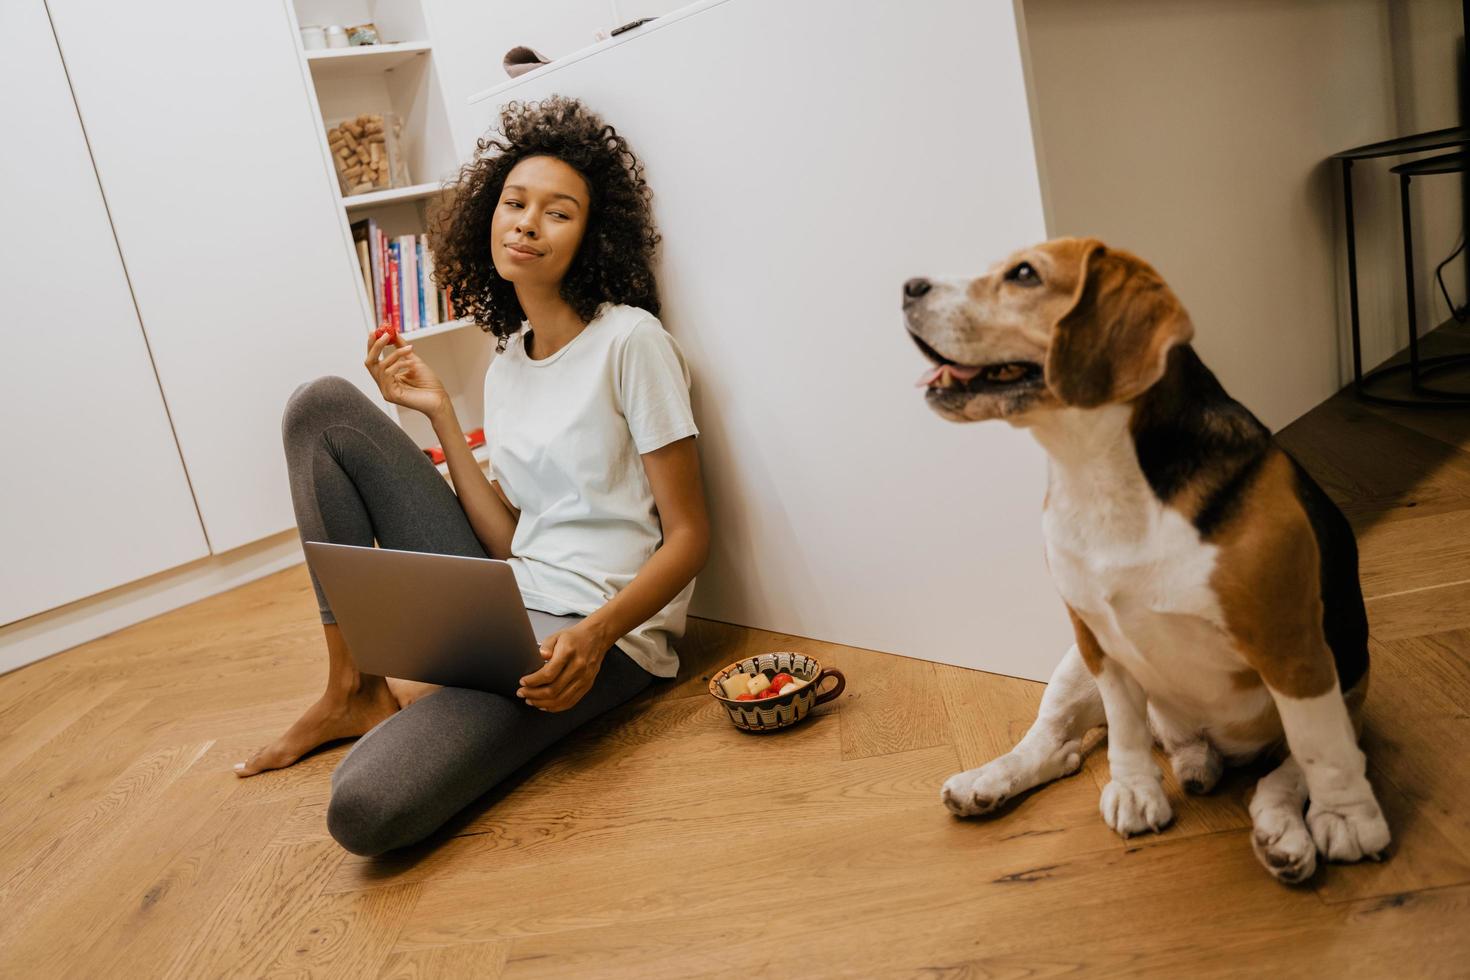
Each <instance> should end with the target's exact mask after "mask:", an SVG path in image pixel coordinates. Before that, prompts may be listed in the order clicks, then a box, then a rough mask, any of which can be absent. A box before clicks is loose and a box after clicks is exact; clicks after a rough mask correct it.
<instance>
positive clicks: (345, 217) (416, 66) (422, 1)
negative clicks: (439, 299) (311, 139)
mask: <svg viewBox="0 0 1470 980" xmlns="http://www.w3.org/2000/svg"><path fill="white" fill-rule="evenodd" d="M428 3H429V0H286V4H287V8H288V10H289V11H290V13H291V16H292V22H293V24H292V26H293V27H294V28H299V27H300V26H301V25H303V24H320V25H328V24H342V25H343V26H347V27H350V26H352V25H356V24H364V23H372V24H374V25H376V27H377V31H378V37H379V39H380V43H379V44H376V45H364V46H359V47H347V48H326V49H318V50H312V51H307V50H305V49H302V48H301V47H300V40H299V37H300V34H299V30H298V32H297V38H298V40H297V48H298V50H299V51H300V57H301V69H302V77H303V79H304V81H305V82H306V84H307V89H308V95H309V99H310V102H311V104H312V108H313V110H314V112H315V114H316V116H317V117H318V118H319V119H320V122H321V125H320V126H319V127H318V140H319V144H320V149H321V153H322V159H323V161H324V162H325V165H326V167H327V171H328V177H329V183H328V184H327V185H326V186H327V188H328V191H329V193H331V194H332V195H333V201H334V203H335V205H336V210H337V212H338V214H339V216H340V230H341V242H342V249H343V255H344V260H345V261H347V262H350V264H351V268H352V270H353V272H354V273H358V272H359V270H360V265H359V259H358V250H357V245H356V243H355V242H354V241H353V232H352V227H351V226H352V225H353V224H355V223H358V222H362V221H369V220H370V221H371V222H372V223H373V224H374V226H375V227H376V228H377V229H378V230H379V231H380V232H381V233H382V235H384V236H386V237H388V238H389V239H390V240H391V239H395V238H398V237H399V236H406V235H422V234H424V233H425V232H427V231H428V230H429V228H430V222H431V219H432V216H433V213H434V209H435V207H436V206H437V205H438V204H439V203H440V195H441V194H442V192H443V189H444V187H445V184H446V182H447V181H449V180H452V179H453V178H454V176H455V174H456V173H457V172H458V170H459V165H460V163H461V162H462V161H461V160H460V159H459V158H458V154H457V152H456V150H455V140H454V136H453V131H452V128H451V123H450V119H451V116H450V113H449V112H448V107H447V103H446V101H445V97H444V89H443V86H442V84H441V82H440V78H439V70H438V66H437V65H436V64H435V60H434V38H433V34H432V24H431V22H430V16H429V12H428V11H427V10H426V7H427V5H428ZM364 113H366V114H371V115H378V114H381V115H383V116H384V118H385V121H386V120H387V118H388V117H389V116H392V117H394V118H396V120H397V122H398V150H399V152H398V156H399V158H400V159H401V160H402V161H403V164H404V169H405V170H406V171H407V173H406V179H407V182H406V183H403V185H402V186H394V187H389V188H384V189H380V190H373V191H369V192H367V193H362V194H354V195H344V194H343V193H342V191H341V189H340V187H339V184H338V180H337V174H336V170H335V168H334V165H333V164H334V157H333V149H332V146H331V145H330V144H329V140H328V136H327V132H328V129H329V127H333V126H335V125H337V124H338V123H339V122H340V121H341V120H343V119H353V118H356V117H358V116H359V115H361V114H364ZM361 280H362V276H361V275H360V274H359V275H358V281H359V282H361ZM358 293H359V297H358V298H359V305H360V307H361V313H362V326H363V345H364V349H366V346H367V338H368V336H369V335H371V333H372V331H373V329H374V328H375V327H376V326H377V319H378V317H377V313H376V310H375V306H374V302H373V299H372V296H371V295H370V290H369V289H368V288H367V287H366V286H364V287H363V288H360V289H359V290H358ZM473 325H474V324H473V321H470V320H465V319H456V320H451V321H449V322H437V323H430V324H427V325H424V326H420V327H418V328H417V329H414V330H405V331H404V333H403V336H404V338H405V339H408V340H411V341H414V342H417V341H419V340H422V339H426V338H433V342H432V343H429V344H425V345H424V346H423V347H422V348H415V353H417V354H418V355H419V356H420V357H422V358H423V360H424V361H425V362H426V363H428V365H429V366H430V367H431V368H433V370H434V372H435V373H436V374H437V375H438V376H439V377H440V378H441V379H442V380H443V382H444V386H445V388H446V389H447V390H448V391H449V394H450V398H451V400H452V401H453V403H454V408H455V414H456V415H457V416H458V417H459V421H460V425H461V427H462V428H463V429H464V430H465V431H469V430H471V429H476V428H479V427H480V426H481V424H482V423H483V419H484V400H483V383H484V378H485V371H486V369H488V367H489V364H490V359H491V357H492V356H493V346H494V345H493V344H492V343H490V341H489V339H488V337H487V335H486V334H485V332H484V331H482V330H479V329H478V328H477V329H465V328H466V327H471V326H473ZM362 370H363V368H362V366H361V364H360V363H359V364H348V365H343V368H342V371H341V372H340V373H344V374H346V373H348V372H352V371H362ZM385 409H386V410H387V411H388V412H389V413H390V415H394V416H395V417H396V419H397V421H398V423H399V425H400V426H402V427H403V429H404V431H405V432H407V433H408V434H409V436H410V437H411V438H412V439H413V440H414V442H415V443H416V444H417V445H418V446H420V447H423V448H427V447H429V446H433V445H436V444H438V442H439V438H438V436H437V435H435V433H434V430H433V427H432V426H431V425H430V424H429V422H428V420H427V419H426V418H425V417H424V416H423V415H422V414H421V413H419V412H415V411H413V410H412V409H406V408H402V407H400V406H396V405H385ZM475 458H476V459H477V460H479V461H480V463H481V465H482V466H484V465H485V453H484V450H483V447H482V448H481V449H479V450H476V452H475ZM439 469H440V472H446V473H447V467H443V466H441V467H440V468H439Z"/></svg>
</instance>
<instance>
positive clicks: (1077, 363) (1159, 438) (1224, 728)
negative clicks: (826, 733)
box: [903, 238, 1389, 883]
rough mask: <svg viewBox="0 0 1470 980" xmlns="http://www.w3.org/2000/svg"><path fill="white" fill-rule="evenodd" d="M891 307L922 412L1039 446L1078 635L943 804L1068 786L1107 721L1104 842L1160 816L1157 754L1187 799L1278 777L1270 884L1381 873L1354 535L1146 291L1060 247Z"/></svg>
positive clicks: (956, 805) (1110, 261) (1167, 295)
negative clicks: (1258, 769) (911, 350)
mask: <svg viewBox="0 0 1470 980" xmlns="http://www.w3.org/2000/svg"><path fill="white" fill-rule="evenodd" d="M903 312H904V319H905V321H906V326H907V329H908V332H909V335H910V336H911V337H912V338H913V340H914V342H915V343H916V344H917V345H918V347H919V349H920V350H921V351H922V352H923V353H924V355H925V356H926V357H927V358H928V359H929V360H930V361H931V362H932V366H931V368H930V369H929V370H928V371H926V372H925V374H924V376H923V377H922V378H921V379H920V384H921V385H923V386H924V387H925V389H926V391H925V394H924V397H925V400H926V401H927V403H928V404H929V407H930V408H932V409H933V410H934V411H935V412H936V413H938V414H939V415H940V416H942V417H944V418H946V419H949V420H951V421H954V422H979V421H983V420H986V419H1004V420H1005V421H1007V422H1009V423H1011V424H1012V425H1015V426H1019V427H1022V428H1026V429H1028V430H1030V432H1031V433H1032V435H1034V436H1035V438H1036V440H1037V441H1038V442H1039V443H1041V446H1042V448H1043V449H1044V450H1045V451H1046V453H1047V456H1048V464H1049V465H1048V479H1047V493H1046V499H1045V502H1044V503H1043V505H1042V532H1043V537H1044V540H1045V555H1046V563H1047V568H1048V570H1049V571H1050V573H1051V576H1052V578H1053V579H1054V580H1055V582H1056V586H1057V589H1058V591H1059V592H1060V593H1061V597H1062V600H1063V601H1064V602H1065V603H1066V606H1067V612H1068V614H1069V615H1070V617H1071V620H1072V626H1073V629H1074V632H1075V635H1076V643H1075V644H1074V645H1073V646H1072V647H1071V648H1070V649H1069V650H1068V651H1067V653H1066V655H1065V656H1064V657H1063V658H1062V662H1061V664H1060V665H1059V666H1058V667H1057V669H1056V672H1055V673H1054V674H1053V675H1052V677H1051V681H1050V683H1049V684H1048V685H1047V688H1046V692H1045V695H1044V696H1043V698H1042V702H1041V710H1040V712H1039V714H1038V715H1037V718H1036V721H1035V723H1034V724H1033V725H1032V726H1031V728H1030V730H1029V731H1028V732H1027V733H1026V735H1025V737H1023V738H1022V739H1021V741H1020V742H1019V743H1018V744H1017V745H1016V747H1015V748H1013V749H1012V750H1011V751H1010V752H1008V753H1007V754H1005V755H1003V756H1001V757H1000V758H998V759H995V760H994V761H992V762H990V763H988V764H986V765H983V766H981V767H979V768H978V769H971V770H969V771H968V772H961V773H957V774H955V775H954V776H951V777H950V778H949V779H948V780H947V781H946V782H945V784H944V788H943V792H942V794H941V796H942V799H943V801H944V805H945V806H947V807H948V808H949V809H950V810H951V811H952V812H953V813H955V814H958V815H960V816H979V815H983V814H989V813H993V812H995V811H996V809H997V808H999V807H1000V806H1002V805H1003V804H1004V803H1005V802H1006V801H1007V800H1010V799H1012V798H1014V797H1015V796H1016V795H1017V794H1020V793H1023V792H1025V791H1026V790H1029V789H1031V788H1032V787H1034V786H1039V785H1041V784H1042V783H1046V782H1050V781H1051V780H1053V779H1057V778H1059V777H1062V776H1067V775H1071V774H1072V773H1075V772H1077V771H1078V769H1080V768H1081V766H1082V740H1083V736H1084V734H1086V733H1087V731H1088V730H1089V729H1091V728H1094V727H1096V726H1099V725H1104V724H1105V725H1106V726H1107V729H1108V763H1109V768H1110V769H1111V781H1110V782H1109V783H1108V784H1107V786H1106V787H1105V788H1104V789H1103V792H1102V800H1101V810H1102V816H1103V819H1104V820H1105V821H1106V822H1107V824H1108V826H1109V827H1111V828H1113V830H1115V831H1117V832H1118V833H1119V834H1121V835H1122V836H1124V837H1127V836H1129V835H1131V834H1137V833H1142V832H1144V831H1149V830H1152V831H1157V830H1160V829H1161V828H1163V827H1164V826H1166V825H1167V824H1168V823H1169V822H1170V820H1172V818H1173V811H1172V810H1171V808H1170V805H1169V799H1168V797H1167V796H1166V795H1165V793H1164V787H1163V783H1162V778H1161V776H1162V774H1161V773H1160V771H1159V769H1158V767H1157V766H1155V765H1154V762H1153V756H1152V749H1153V745H1154V743H1155V741H1157V742H1158V744H1159V745H1160V747H1161V748H1162V749H1163V751H1164V754H1165V755H1166V756H1167V757H1168V758H1169V761H1170V764H1171V765H1172V766H1173V768H1174V774H1175V776H1177V777H1178V781H1179V784H1180V785H1181V786H1182V787H1183V788H1184V789H1185V790H1186V791H1187V792H1189V793H1207V792H1209V791H1210V790H1211V789H1213V788H1214V786H1215V783H1216V781H1217V780H1218V779H1219V778H1220V774H1221V770H1222V768H1223V766H1224V765H1226V764H1240V763H1242V762H1245V761H1248V760H1250V759H1253V758H1255V757H1257V756H1260V755H1262V754H1263V753H1274V754H1275V755H1276V756H1277V757H1279V758H1281V759H1282V761H1281V763H1280V765H1279V766H1278V767H1277V768H1276V769H1275V770H1274V771H1272V772H1271V773H1270V774H1269V775H1267V776H1265V777H1264V778H1263V779H1262V780H1261V781H1260V783H1259V784H1258V785H1257V787H1256V792H1255V795H1254V797H1253V799H1252V801H1251V804H1250V814H1251V821H1252V823H1253V825H1254V830H1253V834H1252V837H1251V843H1252V847H1253V848H1254V850H1255V853H1256V856H1257V857H1258V858H1259V859H1260V861H1261V863H1262V864H1263V865H1264V866H1265V867H1266V870H1267V871H1269V872H1270V873H1271V874H1272V875H1274V876H1275V877H1276V878H1278V879H1279V880H1281V881H1284V882H1293V883H1294V882H1300V881H1304V880H1306V879H1307V878H1308V877H1310V876H1311V875H1312V873H1313V872H1314V871H1315V869H1316V866H1317V860H1318V856H1319V855H1320V856H1321V857H1322V858H1324V859H1326V860H1329V861H1358V860H1361V859H1363V858H1365V857H1367V858H1373V859H1375V860H1379V859H1381V858H1382V857H1383V855H1384V853H1385V851H1386V849H1387V848H1388V845H1389V830H1388V824H1387V823H1386V822H1385V821H1384V819H1383V813H1382V811H1381V810H1380V809H1379V806H1378V801H1377V800H1376V799H1375V797H1374V795H1373V789H1372V787H1371V786H1370V785H1369V784H1368V780H1367V778H1366V775H1365V773H1364V766H1365V759H1364V756H1363V753H1362V751H1361V750H1360V749H1359V748H1358V728H1357V725H1358V722H1357V715H1358V711H1359V709H1360V707H1361V704H1362V700H1363V696H1364V693H1365V691H1366V689H1367V684H1368V618H1367V613H1366V612H1365V610H1364V607H1363V594H1362V589H1361V587H1360V585H1359V583H1358V555H1357V545H1356V543H1355V541H1354V539H1353V533H1352V529H1351V528H1350V527H1349V525H1348V523H1347V520H1346V519H1345V518H1344V517H1343V515H1342V512H1341V511H1339V510H1338V509H1337V507H1336V506H1335V505H1334V504H1333V503H1332V501H1331V500H1329V499H1328V497H1327V495H1326V494H1325V493H1323V491H1322V489H1321V488H1320V487H1318V486H1317V484H1316V483H1314V482H1313V481H1312V479H1311V477H1309V476H1308V475H1307V474H1306V472H1305V471H1304V470H1303V469H1302V468H1301V466H1299V465H1298V464H1297V463H1296V461H1295V460H1293V459H1292V458H1291V457H1290V456H1288V455H1287V454H1286V452H1285V451H1283V450H1282V449H1281V447H1280V446H1278V445H1277V444H1276V443H1275V441H1274V440H1273V439H1272V437H1271V434H1270V431H1269V430H1268V429H1267V428H1266V427H1265V426H1264V425H1262V424H1261V423H1260V422H1259V421H1258V420H1257V419H1256V418H1255V416H1253V415H1252V414H1251V413H1250V412H1249V411H1247V410H1246V409H1245V407H1244V406H1242V405H1241V404H1240V403H1239V402H1237V401H1235V400H1234V399H1232V398H1231V397H1230V396H1229V395H1227V394H1226V393H1225V390H1224V389H1223V388H1222V387H1221V386H1220V383H1219V382H1218V381H1217V380H1216V379H1215V376H1214V375H1213V374H1212V373H1210V370H1209V369H1208V368H1206V367H1205V365H1204V364H1203V363H1201V361H1200V359H1199V357H1198V356H1197V355H1196V354H1195V352H1194V349H1193V348H1192V347H1191V346H1190V343H1189V342H1190V340H1191V338H1192V337H1193V334H1194V328H1193V325H1192V324H1191V323H1190V319H1189V316H1188V314H1187V313H1186V312H1185V310H1184V307H1183V306H1182V305H1181V304H1180V302H1179V300H1178V298H1177V297H1176V296H1175V295H1174V293H1173V292H1172V291H1171V290H1170V289H1169V287H1168V286H1167V285H1166V284H1165V283H1164V281H1163V279H1162V278H1161V277H1160V276H1159V274H1158V273H1157V272H1155V271H1154V269H1153V268H1152V267H1151V266H1149V265H1148V264H1147V263H1146V262H1144V261H1143V260H1141V259H1139V258H1138V257H1136V256H1134V255H1131V254H1129V253H1127V252H1123V251H1119V250H1117V249H1113V248H1109V247H1107V246H1106V245H1104V244H1103V243H1102V242H1099V241H1096V240H1095V239H1078V238H1063V239H1058V240H1055V241H1050V242H1046V243H1044V244H1041V245H1038V246H1036V247H1035V248H1028V249H1024V250H1022V251H1020V252H1018V253H1016V254H1015V255H1013V256H1011V257H1010V258H1009V259H1007V260H1006V261H1005V262H1003V263H1001V264H999V265H997V266H995V267H993V268H992V269H991V270H990V271H989V272H987V273H986V274H984V275H982V276H980V277H978V278H974V279H910V280H909V281H908V282H907V283H905V284H904V287H903ZM1283 743H1284V745H1283ZM1283 749H1284V750H1285V751H1284V752H1283V751H1282V750H1283ZM1309 803H1310V805H1309ZM1304 811H1305V817H1304V816H1303V814H1304Z"/></svg>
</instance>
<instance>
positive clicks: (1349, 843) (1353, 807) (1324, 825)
mask: <svg viewBox="0 0 1470 980" xmlns="http://www.w3.org/2000/svg"><path fill="white" fill-rule="evenodd" d="M1307 826H1308V827H1310V828H1311V829H1312V840H1313V841H1314V842H1316V845H1317V851H1318V852H1319V853H1320V854H1321V855H1322V856H1323V857H1325V858H1326V859H1327V860H1329V861H1342V862H1347V863H1351V862H1353V861H1361V860H1363V858H1365V857H1366V858H1372V859H1373V860H1375V861H1381V860H1383V857H1384V854H1385V853H1386V852H1387V851H1388V845H1389V841H1390V839H1391V836H1390V834H1389V832H1388V821H1386V820H1384V819H1383V811H1382V810H1380V809H1379V808H1378V801H1377V800H1375V799H1373V798H1372V797H1371V796H1370V797H1369V798H1368V799H1367V800H1366V801H1364V802H1362V803H1350V804H1346V805H1337V806H1333V807H1330V808H1329V807H1326V806H1318V805H1317V804H1316V803H1315V802H1314V803H1313V804H1312V805H1311V806H1310V807H1308V808H1307Z"/></svg>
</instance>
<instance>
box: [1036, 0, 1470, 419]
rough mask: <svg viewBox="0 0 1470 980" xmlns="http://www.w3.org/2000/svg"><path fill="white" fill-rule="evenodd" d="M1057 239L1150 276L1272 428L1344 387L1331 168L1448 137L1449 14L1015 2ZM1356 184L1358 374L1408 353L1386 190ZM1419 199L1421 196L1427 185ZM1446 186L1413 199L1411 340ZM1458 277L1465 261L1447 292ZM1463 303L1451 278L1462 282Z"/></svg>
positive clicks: (1445, 207) (1453, 190)
mask: <svg viewBox="0 0 1470 980" xmlns="http://www.w3.org/2000/svg"><path fill="white" fill-rule="evenodd" d="M1021 6H1022V9H1023V11H1024V18H1025V34H1026V50H1027V52H1028V69H1029V71H1028V74H1029V80H1030V83H1031V97H1032V104H1033V113H1034V114H1033V119H1034V122H1035V125H1036V127H1037V136H1038V139H1037V144H1038V153H1039V154H1040V157H1041V163H1042V169H1043V173H1044V174H1045V194H1046V201H1047V206H1048V231H1049V232H1050V233H1051V234H1053V235H1067V234H1090V235H1097V236H1098V237H1101V238H1103V239H1104V240H1106V241H1109V242H1111V243H1113V244H1116V245H1119V246H1122V247H1125V248H1129V249H1132V250H1133V251H1136V252H1138V253H1139V254H1141V255H1142V256H1143V257H1144V258H1146V259H1148V260H1149V261H1150V262H1152V263H1153V264H1154V265H1155V266H1156V267H1157V268H1158V269H1159V271H1160V272H1161V273H1163V275H1164V277H1165V278H1166V279H1168V280H1169V282H1170V283H1171V284H1172V285H1173V286H1174V288H1175V290H1176V291H1177V292H1178V293H1179V295H1180V297H1181V298H1182V299H1183V301H1184V304H1185V306H1186V307H1188V308H1189V310H1190V312H1191V314H1192V316H1193V319H1194V322H1195V325H1196V327H1197V329H1198V340H1197V342H1196V347H1197V348H1198V349H1199V351H1200V354H1201V356H1202V357H1204V359H1205V361H1206V362H1207V363H1208V364H1209V365H1210V366H1211V367H1212V368H1214V369H1215V371H1216V373H1217V374H1218V375H1220V377H1221V380H1222V381H1223V383H1224V384H1225V386H1226V387H1227V388H1228V389H1229V390H1230V391H1231V393H1232V394H1234V395H1235V396H1236V397H1237V398H1240V399H1241V400H1242V401H1243V402H1245V404H1246V405H1248V406H1249V407H1250V408H1251V409H1253V410H1254V411H1255V412H1256V414H1258V415H1259V416H1261V418H1262V419H1263V420H1264V421H1265V422H1267V423H1268V424H1270V425H1271V426H1273V427H1277V428H1279V427H1281V426H1283V425H1285V424H1286V423H1288V422H1290V421H1291V420H1292V419H1294V418H1296V417H1297V416H1299V415H1301V414H1302V413H1303V412H1305V411H1307V410H1308V409H1310V408H1312V407H1313V406H1315V405H1317V404H1318V403H1320V402H1321V401H1323V400H1324V399H1326V398H1327V397H1328V396H1330V395H1331V394H1332V393H1333V392H1335V391H1336V390H1337V389H1338V388H1339V387H1340V386H1341V385H1342V384H1345V383H1346V382H1347V381H1349V380H1351V377H1352V374H1351V370H1352V369H1351V341H1350V340H1349V331H1348V302H1347V290H1346V279H1345V268H1346V253H1345V250H1344V245H1343V230H1342V190H1341V185H1340V182H1339V179H1338V172H1339V167H1338V166H1337V165H1335V164H1331V165H1329V164H1328V163H1327V162H1326V158H1327V157H1328V156H1330V155H1331V154H1332V153H1335V152H1337V151H1339V150H1344V149H1347V148H1348V147H1351V146H1355V145H1359V144H1363V143H1369V142H1374V141H1377V140H1381V139H1387V138H1389V137H1392V136H1397V135H1403V134H1407V133H1411V132H1419V131H1424V130H1429V129H1437V128H1442V127H1446V126H1453V125H1456V123H1457V121H1458V107H1457V104H1456V99H1455V96H1454V92H1455V86H1456V85H1457V81H1456V79H1457V75H1456V66H1455V51H1456V49H1457V47H1458V44H1459V36H1460V3H1459V0H1412V2H1398V0H1333V2H1330V3H1323V2H1319V0H1272V2H1250V3H1240V2H1238V0H1190V2H1188V3H1178V2H1173V0H1109V2H1107V3H1096V2H1095V0H1024V3H1023V4H1022V5H1021ZM1401 162H1403V158H1398V159H1392V160H1387V161H1368V162H1365V163H1362V164H1359V165H1358V166H1357V167H1356V168H1355V170H1354V192H1355V200H1356V203H1357V217H1358V222H1359V225H1358V245H1359V270H1360V277H1361V279H1360V283H1361V292H1360V297H1361V301H1362V322H1363V340H1364V356H1363V360H1364V365H1365V368H1366V367H1370V366H1372V365H1374V364H1376V363H1377V362H1379V361H1381V360H1383V359H1385V358H1387V357H1388V356H1389V355H1391V354H1393V353H1394V352H1395V351H1397V350H1399V349H1401V348H1402V347H1403V346H1404V345H1405V344H1406V343H1407V332H1406V328H1405V316H1406V314H1405V304H1404V298H1403V297H1404V286H1403V253H1402V248H1401V244H1400V243H1401V240H1402V239H1401V233H1400V219H1399V205H1398V183H1397V178H1395V177H1392V176H1390V175H1389V174H1388V167H1390V166H1392V165H1395V164H1398V163H1401ZM1421 185H1422V186H1421ZM1459 195H1460V191H1459V186H1458V182H1457V179H1456V178H1453V177H1440V178H1430V179H1428V180H1424V181H1416V183H1415V199H1416V201H1417V207H1416V215H1417V219H1418V235H1417V236H1416V238H1417V241H1416V247H1417V256H1416V261H1417V263H1418V271H1419V276H1418V283H1417V286H1418V289H1419V303H1420V305H1419V318H1420V319H1419V322H1420V324H1421V330H1422V329H1427V328H1428V327H1430V326H1433V325H1435V324H1438V323H1440V322H1442V321H1443V320H1444V319H1446V318H1447V317H1448V315H1449V313H1448V310H1447V308H1446V307H1445V304H1444V302H1443V300H1442V299H1441V298H1440V297H1439V294H1438V291H1437V289H1435V290H1432V289H1431V283H1430V279H1429V273H1430V272H1432V269H1433V263H1434V262H1437V261H1439V260H1440V259H1442V258H1443V257H1444V256H1446V255H1448V254H1449V252H1450V251H1451V250H1452V249H1453V248H1454V245H1455V241H1456V237H1457V235H1458V233H1459V230H1460V218H1459V204H1458V202H1459V200H1460V196H1459ZM1461 268H1463V267H1462V266H1460V265H1459V264H1458V263H1457V264H1456V265H1454V266H1452V267H1451V268H1450V269H1447V270H1446V271H1447V272H1450V271H1452V270H1453V271H1455V272H1457V273H1458V270H1459V269H1461ZM1453 283H1454V285H1453V286H1452V289H1454V295H1455V296H1457V297H1463V288H1464V286H1463V284H1464V276H1463V274H1462V273H1461V274H1456V275H1455V276H1454V278H1453Z"/></svg>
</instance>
